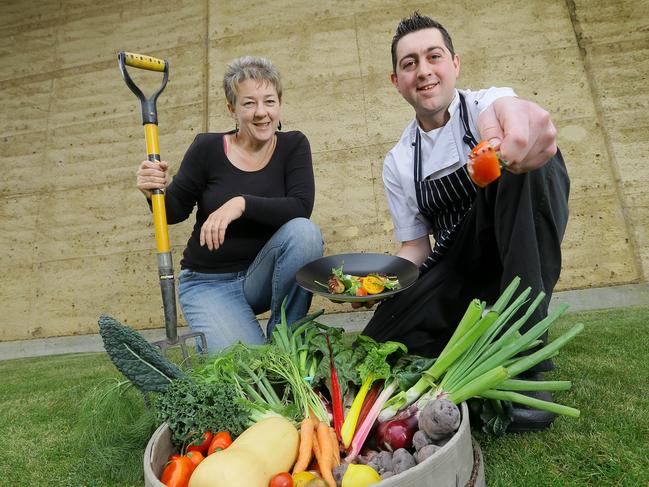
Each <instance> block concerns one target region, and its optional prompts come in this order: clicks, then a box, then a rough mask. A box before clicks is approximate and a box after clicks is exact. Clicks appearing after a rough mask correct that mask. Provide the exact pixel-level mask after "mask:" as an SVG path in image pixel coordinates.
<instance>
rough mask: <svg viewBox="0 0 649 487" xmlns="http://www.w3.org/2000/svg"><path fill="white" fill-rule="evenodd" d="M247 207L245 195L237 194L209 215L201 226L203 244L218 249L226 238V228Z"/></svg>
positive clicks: (211, 248)
mask: <svg viewBox="0 0 649 487" xmlns="http://www.w3.org/2000/svg"><path fill="white" fill-rule="evenodd" d="M245 209H246V200H245V199H244V198H243V196H235V197H234V198H232V199H231V200H228V201H227V202H226V203H225V204H224V205H223V206H221V207H220V208H219V209H217V210H215V211H213V212H212V213H211V214H210V216H208V217H207V220H205V223H203V226H202V227H201V238H200V241H201V246H203V245H207V248H208V249H210V250H216V249H218V248H219V247H220V246H221V245H222V244H223V241H224V240H225V230H226V229H227V228H228V225H229V224H230V223H231V222H232V221H234V220H236V219H237V218H240V217H241V215H243V212H244V211H245Z"/></svg>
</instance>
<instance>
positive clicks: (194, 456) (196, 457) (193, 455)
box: [187, 451, 205, 468]
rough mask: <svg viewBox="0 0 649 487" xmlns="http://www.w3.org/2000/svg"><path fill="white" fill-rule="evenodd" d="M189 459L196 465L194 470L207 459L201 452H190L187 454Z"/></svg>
mask: <svg viewBox="0 0 649 487" xmlns="http://www.w3.org/2000/svg"><path fill="white" fill-rule="evenodd" d="M187 457H188V458H189V459H190V460H191V461H192V463H193V464H194V468H195V467H197V466H198V464H199V463H201V462H202V461H203V460H205V457H204V456H203V454H202V453H201V452H199V451H188V452H187Z"/></svg>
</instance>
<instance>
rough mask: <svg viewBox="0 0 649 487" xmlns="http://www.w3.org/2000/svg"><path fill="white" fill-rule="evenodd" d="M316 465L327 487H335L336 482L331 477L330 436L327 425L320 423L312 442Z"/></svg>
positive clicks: (331, 454)
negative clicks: (316, 460)
mask: <svg viewBox="0 0 649 487" xmlns="http://www.w3.org/2000/svg"><path fill="white" fill-rule="evenodd" d="M313 445H314V451H315V455H316V458H317V459H318V465H319V466H320V474H321V475H322V478H323V479H324V480H325V482H327V485H328V486H329V487H336V481H335V480H334V476H333V455H334V452H333V451H332V448H333V446H332V444H331V434H330V432H329V425H328V424H326V423H320V424H319V425H318V429H317V430H316V438H315V441H314V442H313Z"/></svg>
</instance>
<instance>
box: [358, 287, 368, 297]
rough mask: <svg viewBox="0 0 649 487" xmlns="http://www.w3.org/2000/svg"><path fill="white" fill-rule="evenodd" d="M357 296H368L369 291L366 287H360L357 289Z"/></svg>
mask: <svg viewBox="0 0 649 487" xmlns="http://www.w3.org/2000/svg"><path fill="white" fill-rule="evenodd" d="M356 296H367V291H366V290H365V289H364V288H362V287H359V288H358V289H356Z"/></svg>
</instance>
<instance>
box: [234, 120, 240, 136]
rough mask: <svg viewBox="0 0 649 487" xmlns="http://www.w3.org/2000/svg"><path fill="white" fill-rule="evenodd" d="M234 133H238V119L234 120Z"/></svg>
mask: <svg viewBox="0 0 649 487" xmlns="http://www.w3.org/2000/svg"><path fill="white" fill-rule="evenodd" d="M234 133H235V134H238V133H239V121H238V120H235V121H234Z"/></svg>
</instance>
